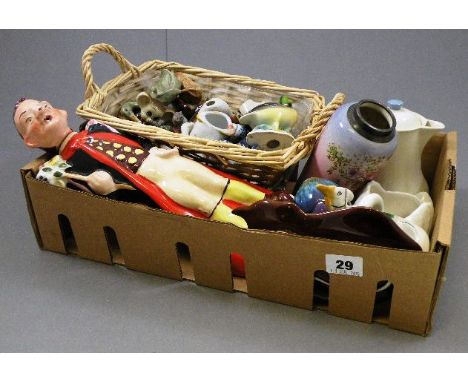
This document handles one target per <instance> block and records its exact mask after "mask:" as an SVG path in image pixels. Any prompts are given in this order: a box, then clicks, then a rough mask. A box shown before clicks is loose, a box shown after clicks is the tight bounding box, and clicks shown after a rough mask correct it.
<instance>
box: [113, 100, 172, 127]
mask: <svg viewBox="0 0 468 382" xmlns="http://www.w3.org/2000/svg"><path fill="white" fill-rule="evenodd" d="M120 114H121V115H122V116H124V117H125V118H127V119H130V120H131V121H135V122H143V123H145V124H149V125H157V121H158V119H159V118H160V117H162V116H163V115H164V109H163V108H161V107H159V106H158V105H156V104H155V103H154V102H153V101H152V99H151V97H150V96H149V95H148V93H146V92H141V93H139V94H138V95H137V97H136V102H133V101H130V102H126V103H124V104H123V105H122V107H121V109H120Z"/></svg>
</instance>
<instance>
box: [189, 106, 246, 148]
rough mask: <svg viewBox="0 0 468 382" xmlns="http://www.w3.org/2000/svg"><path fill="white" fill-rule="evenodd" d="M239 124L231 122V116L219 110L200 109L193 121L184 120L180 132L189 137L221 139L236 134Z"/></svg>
mask: <svg viewBox="0 0 468 382" xmlns="http://www.w3.org/2000/svg"><path fill="white" fill-rule="evenodd" d="M239 130H240V126H238V125H236V124H235V123H232V121H231V118H230V117H229V116H228V115H227V114H225V113H222V112H220V111H201V112H199V113H198V114H197V116H196V121H195V122H186V123H184V124H183V125H182V126H181V132H182V134H184V135H190V136H191V137H198V138H205V139H211V140H214V141H221V140H224V139H228V138H230V137H234V136H236V134H238V133H239Z"/></svg>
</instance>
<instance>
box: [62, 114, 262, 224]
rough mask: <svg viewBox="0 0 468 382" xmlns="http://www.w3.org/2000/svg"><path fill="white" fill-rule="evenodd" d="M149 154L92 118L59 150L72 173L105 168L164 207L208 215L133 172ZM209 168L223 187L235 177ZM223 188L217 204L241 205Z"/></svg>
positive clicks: (118, 179) (200, 216) (175, 210)
mask: <svg viewBox="0 0 468 382" xmlns="http://www.w3.org/2000/svg"><path fill="white" fill-rule="evenodd" d="M149 154H150V153H149V151H148V150H147V149H145V148H144V147H142V145H141V144H139V143H138V142H136V141H134V140H132V139H129V138H126V137H124V136H123V135H121V134H120V133H118V132H117V131H116V130H114V129H112V128H109V127H108V126H105V125H103V124H100V123H98V122H96V121H90V122H89V123H88V124H87V126H86V128H85V130H83V131H81V132H80V133H78V134H76V135H74V136H73V137H72V138H71V139H70V140H69V141H68V142H67V144H66V145H65V147H64V148H63V149H62V152H61V156H62V158H63V159H64V160H66V161H67V162H68V163H69V164H70V165H71V166H72V167H71V168H70V170H72V171H73V172H78V173H81V174H89V173H92V172H93V171H95V170H105V171H107V172H109V173H110V174H111V176H112V178H113V179H114V181H115V182H116V183H130V184H131V185H133V186H134V187H135V188H137V189H139V190H141V191H142V192H143V193H145V194H146V195H148V196H149V197H150V198H151V199H152V200H153V201H154V202H155V203H156V204H157V205H159V206H160V207H161V208H162V209H164V210H168V211H171V212H174V213H176V214H179V215H187V216H193V217H198V218H206V217H209V216H206V215H205V214H203V213H202V212H200V211H199V210H195V209H191V208H187V207H184V206H182V205H180V204H178V203H176V202H175V201H174V200H172V199H171V198H170V197H169V196H168V195H167V194H166V193H165V192H164V191H163V190H162V189H161V188H160V187H159V186H158V185H157V184H155V183H154V182H153V181H151V180H149V179H147V178H146V177H144V176H141V175H140V174H137V171H138V169H139V168H140V166H141V165H142V163H143V162H144V161H145V159H146V158H147V157H148V155H149ZM210 170H212V171H213V172H215V173H217V174H219V175H221V176H222V177H224V178H226V186H225V188H227V185H228V184H229V182H230V180H231V179H234V180H239V179H237V178H236V177H234V176H232V175H229V174H226V173H223V172H221V171H217V170H214V169H210ZM244 183H245V182H244ZM246 184H247V183H246ZM249 186H252V185H250V184H249ZM254 188H255V189H257V190H259V191H261V192H263V193H269V191H268V190H265V189H262V188H260V187H257V186H254ZM224 191H225V189H224ZM224 191H223V192H222V194H221V197H220V199H219V201H218V203H221V202H223V203H224V204H226V205H227V206H229V208H231V209H232V208H236V207H239V206H241V205H242V204H241V203H238V202H235V201H231V200H223V196H224Z"/></svg>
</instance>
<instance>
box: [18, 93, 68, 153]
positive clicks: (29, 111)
mask: <svg viewBox="0 0 468 382" xmlns="http://www.w3.org/2000/svg"><path fill="white" fill-rule="evenodd" d="M13 121H14V122H15V126H16V130H17V131H18V133H19V134H20V136H21V137H22V138H23V141H24V143H25V144H26V146H28V147H31V148H44V149H48V148H55V147H58V146H59V145H60V143H62V141H63V140H64V139H65V137H66V136H67V135H68V134H69V133H70V132H71V129H70V128H69V127H68V121H67V112H66V111H65V110H60V109H55V108H53V107H52V105H51V104H50V103H49V102H47V101H37V100H33V99H24V98H21V99H20V100H19V101H18V102H17V103H16V105H15V110H14V113H13Z"/></svg>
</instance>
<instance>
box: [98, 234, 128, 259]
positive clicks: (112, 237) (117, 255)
mask: <svg viewBox="0 0 468 382" xmlns="http://www.w3.org/2000/svg"><path fill="white" fill-rule="evenodd" d="M103 230H104V235H105V237H106V241H107V248H109V255H110V257H111V260H112V264H118V265H125V259H124V257H123V255H122V251H121V250H120V245H119V240H118V239H117V235H116V233H115V231H114V230H113V229H112V228H111V227H109V226H105V227H103Z"/></svg>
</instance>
